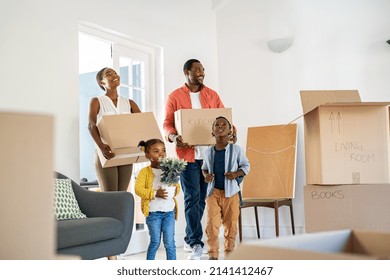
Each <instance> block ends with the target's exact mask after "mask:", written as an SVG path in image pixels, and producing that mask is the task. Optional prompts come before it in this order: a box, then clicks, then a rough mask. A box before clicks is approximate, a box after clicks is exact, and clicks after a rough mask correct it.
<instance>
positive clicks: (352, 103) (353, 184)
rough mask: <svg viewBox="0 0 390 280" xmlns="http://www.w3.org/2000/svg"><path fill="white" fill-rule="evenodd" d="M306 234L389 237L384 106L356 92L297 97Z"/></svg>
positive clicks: (388, 146) (386, 107)
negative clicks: (377, 234)
mask: <svg viewBox="0 0 390 280" xmlns="http://www.w3.org/2000/svg"><path fill="white" fill-rule="evenodd" d="M301 101H302V107H303V112H304V137H305V139H304V141H305V162H306V183H307V185H306V186H305V187H304V207H305V228H306V232H317V231H326V230H337V229H363V230H373V231H390V219H389V218H388V215H387V213H388V212H389V211H390V205H389V204H388V203H387V202H386V199H387V198H388V197H390V164H389V163H390V162H389V157H390V142H389V132H390V128H389V127H390V126H389V104H390V103H389V102H361V100H360V96H359V93H358V91H356V90H353V91H301Z"/></svg>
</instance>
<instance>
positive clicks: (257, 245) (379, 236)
mask: <svg viewBox="0 0 390 280" xmlns="http://www.w3.org/2000/svg"><path fill="white" fill-rule="evenodd" d="M389 237H390V233H389V232H369V231H360V230H351V229H347V230H339V231H328V232H321V233H313V234H299V235H294V236H282V237H279V238H276V239H262V240H257V241H249V242H247V244H244V245H242V244H241V245H240V246H239V247H238V248H237V249H236V250H235V251H234V252H233V253H232V254H230V255H229V259H232V260H234V259H247V260H253V259H258V260H260V259H271V260H272V259H280V260H288V259H290V260H292V259H307V260H310V259H324V260H325V259H351V260H352V259H389V256H390V239H389Z"/></svg>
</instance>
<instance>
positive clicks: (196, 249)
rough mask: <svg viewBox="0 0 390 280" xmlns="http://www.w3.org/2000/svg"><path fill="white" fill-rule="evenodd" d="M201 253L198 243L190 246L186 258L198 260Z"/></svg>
mask: <svg viewBox="0 0 390 280" xmlns="http://www.w3.org/2000/svg"><path fill="white" fill-rule="evenodd" d="M202 254H203V248H202V246H200V244H195V245H194V247H192V251H191V254H190V255H189V256H188V258H187V260H200V257H201V256H202Z"/></svg>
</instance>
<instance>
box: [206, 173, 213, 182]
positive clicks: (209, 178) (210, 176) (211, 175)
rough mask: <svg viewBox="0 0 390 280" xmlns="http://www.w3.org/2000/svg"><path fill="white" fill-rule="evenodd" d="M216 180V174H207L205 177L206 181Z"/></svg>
mask: <svg viewBox="0 0 390 280" xmlns="http://www.w3.org/2000/svg"><path fill="white" fill-rule="evenodd" d="M213 180H214V174H207V175H206V176H205V177H204V181H205V182H206V183H210V182H212V181H213Z"/></svg>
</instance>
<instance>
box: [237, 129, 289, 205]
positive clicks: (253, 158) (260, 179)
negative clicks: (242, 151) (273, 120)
mask: <svg viewBox="0 0 390 280" xmlns="http://www.w3.org/2000/svg"><path fill="white" fill-rule="evenodd" d="M296 144H297V125H296V124H287V125H272V126H260V127H249V128H248V137H247V147H246V155H247V157H248V160H249V162H250V165H251V169H250V172H249V174H248V175H247V176H245V179H244V182H243V184H242V189H243V191H242V197H243V199H266V198H294V191H295V174H296V170H295V169H296Z"/></svg>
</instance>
